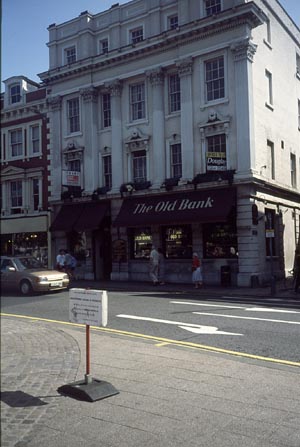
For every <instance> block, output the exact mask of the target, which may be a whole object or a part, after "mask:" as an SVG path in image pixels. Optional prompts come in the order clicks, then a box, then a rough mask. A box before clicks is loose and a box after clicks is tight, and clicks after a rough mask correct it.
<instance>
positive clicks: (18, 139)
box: [9, 129, 23, 158]
mask: <svg viewBox="0 0 300 447" xmlns="http://www.w3.org/2000/svg"><path fill="white" fill-rule="evenodd" d="M9 138H10V155H11V157H12V158H14V157H22V155H23V131H22V129H16V130H12V131H11V132H10V133H9Z"/></svg>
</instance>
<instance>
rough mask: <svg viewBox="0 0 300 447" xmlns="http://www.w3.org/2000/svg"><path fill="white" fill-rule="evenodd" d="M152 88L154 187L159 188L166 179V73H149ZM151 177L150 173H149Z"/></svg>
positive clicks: (152, 176) (160, 71)
mask: <svg viewBox="0 0 300 447" xmlns="http://www.w3.org/2000/svg"><path fill="white" fill-rule="evenodd" d="M147 74H148V76H149V79H150V83H151V86H152V129H153V131H152V135H153V141H152V175H151V179H152V187H153V188H159V187H160V186H161V184H162V183H163V182H164V180H165V178H166V151H165V114H164V73H163V71H162V70H161V69H158V70H153V71H151V72H149V73H147ZM147 174H148V175H149V173H148V172H147Z"/></svg>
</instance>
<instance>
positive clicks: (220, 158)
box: [206, 152, 227, 171]
mask: <svg viewBox="0 0 300 447" xmlns="http://www.w3.org/2000/svg"><path fill="white" fill-rule="evenodd" d="M206 170H207V171H226V170H227V163H226V152H207V153H206Z"/></svg>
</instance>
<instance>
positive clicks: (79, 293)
mask: <svg viewBox="0 0 300 447" xmlns="http://www.w3.org/2000/svg"><path fill="white" fill-rule="evenodd" d="M69 320H70V322H71V323H79V324H87V325H89V326H104V327H105V326H106V325H107V292H106V290H93V289H70V293H69Z"/></svg>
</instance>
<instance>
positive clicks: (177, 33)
mask: <svg viewBox="0 0 300 447" xmlns="http://www.w3.org/2000/svg"><path fill="white" fill-rule="evenodd" d="M265 19H266V17H265V15H264V13H263V11H262V10H260V9H259V8H258V7H257V5H256V4H255V3H246V4H242V5H239V6H237V7H235V8H231V9H228V10H225V11H223V12H220V13H218V14H216V15H214V16H210V17H205V18H201V19H197V20H195V21H193V22H189V23H187V24H184V25H182V26H180V27H179V28H178V29H177V30H170V31H165V32H163V33H161V34H159V35H156V36H152V37H150V38H148V39H145V40H143V41H142V42H139V43H137V44H134V45H132V44H130V45H126V46H124V47H120V48H118V49H115V50H111V51H110V52H108V53H106V54H105V55H97V56H94V57H89V58H86V59H81V60H79V61H77V62H75V63H74V64H72V65H71V66H70V65H68V66H62V67H57V68H55V69H52V70H49V71H47V72H44V73H40V74H39V76H40V78H41V79H42V81H43V83H44V84H47V85H49V84H52V83H55V82H60V81H61V80H63V79H66V78H72V77H74V76H78V74H81V73H82V74H83V73H85V72H91V71H94V70H99V69H103V68H106V67H108V66H114V65H118V64H120V63H124V62H125V61H126V63H128V61H130V60H136V59H139V58H144V57H145V56H146V55H151V54H153V53H156V52H157V51H159V52H162V51H168V50H170V49H172V48H176V47H177V46H178V44H179V42H180V45H181V46H182V45H187V44H189V43H191V42H193V41H197V40H200V39H205V38H207V37H209V36H211V35H214V34H219V33H224V32H225V31H227V30H229V29H232V28H236V27H238V26H241V25H245V24H247V25H248V26H249V27H250V28H255V27H257V26H259V25H261V24H262V23H263V22H264V20H265Z"/></svg>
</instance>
